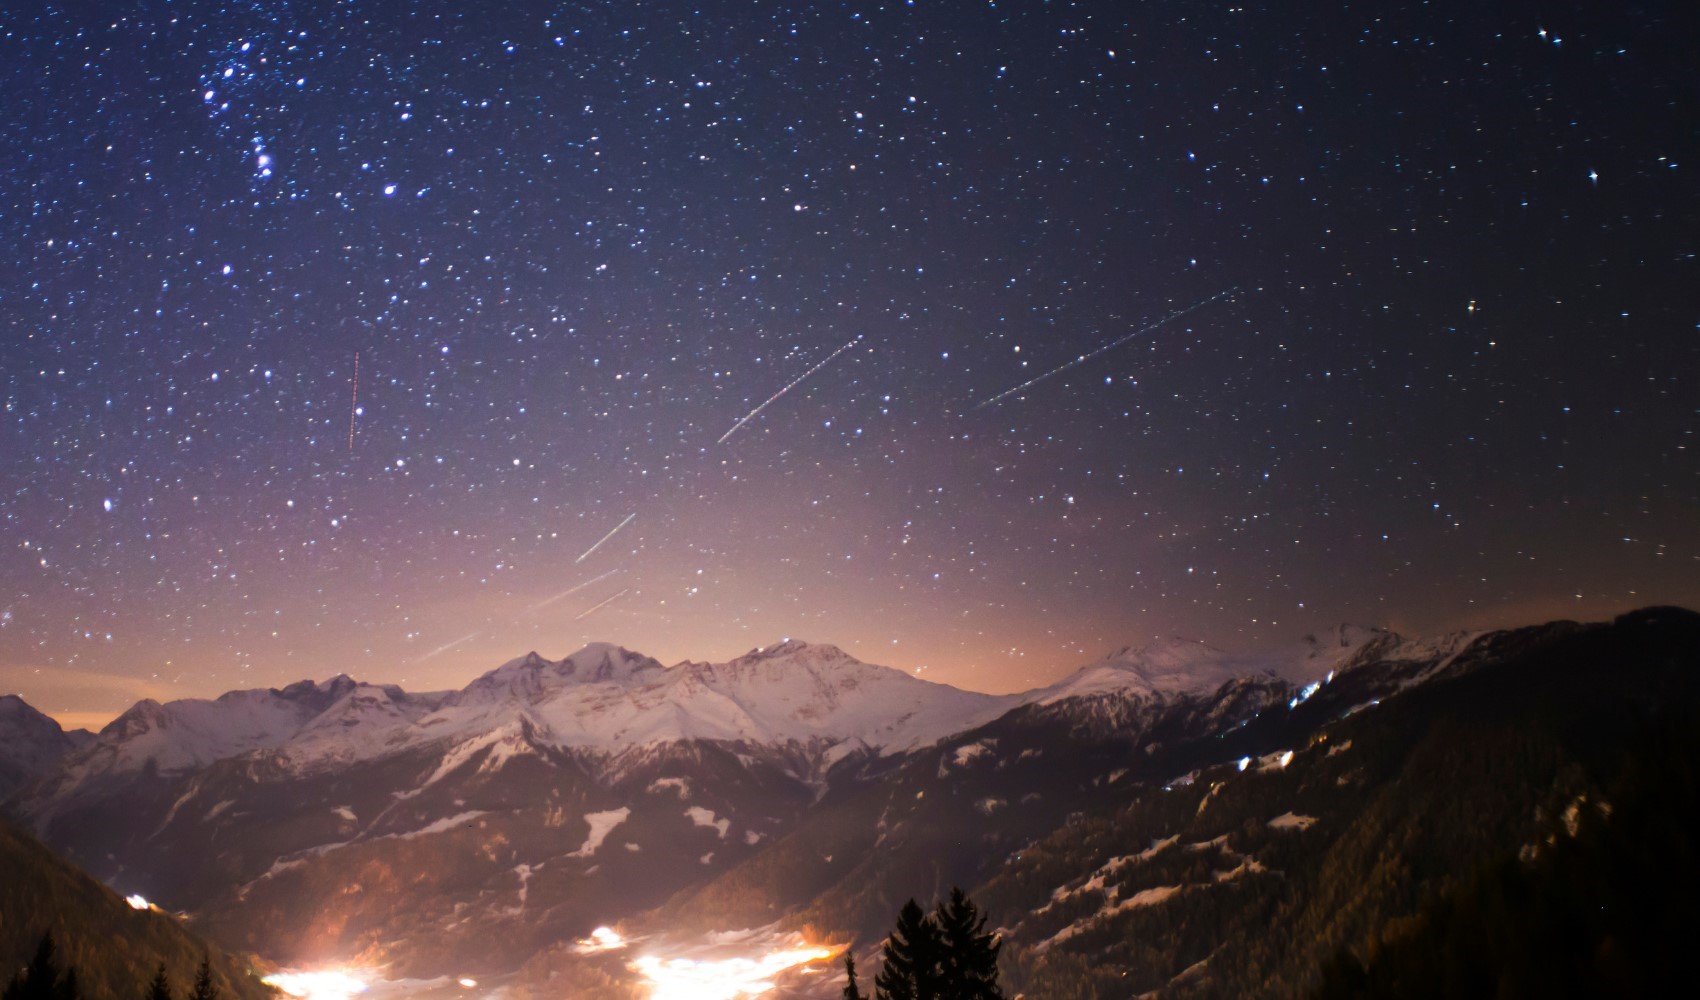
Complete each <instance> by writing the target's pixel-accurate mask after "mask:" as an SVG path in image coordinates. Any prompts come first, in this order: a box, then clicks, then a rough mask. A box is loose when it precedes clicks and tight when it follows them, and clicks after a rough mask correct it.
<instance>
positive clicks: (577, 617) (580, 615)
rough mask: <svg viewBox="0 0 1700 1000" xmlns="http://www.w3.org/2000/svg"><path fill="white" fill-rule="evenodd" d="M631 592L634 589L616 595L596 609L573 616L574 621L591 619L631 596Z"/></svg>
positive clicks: (627, 589)
mask: <svg viewBox="0 0 1700 1000" xmlns="http://www.w3.org/2000/svg"><path fill="white" fill-rule="evenodd" d="M631 592H632V588H630V587H627V588H626V589H625V590H622V591H620V592H619V593H618V594H615V595H614V596H613V597H610V598H608V599H607V600H606V601H603V602H602V603H601V604H598V605H596V606H595V607H590V608H585V609H584V610H583V611H580V612H579V613H578V614H576V615H574V616H573V621H575V622H576V621H581V620H583V619H585V618H589V617H590V616H591V615H593V614H595V613H597V612H598V611H601V610H602V609H603V608H605V607H607V606H608V605H610V604H613V603H614V602H615V601H617V600H619V599H620V598H622V597H624V596H626V595H627V594H629V593H631Z"/></svg>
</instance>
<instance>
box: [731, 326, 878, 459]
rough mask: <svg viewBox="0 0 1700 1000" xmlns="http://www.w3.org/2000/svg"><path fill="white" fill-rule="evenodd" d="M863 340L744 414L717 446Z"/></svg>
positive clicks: (854, 341) (835, 352)
mask: <svg viewBox="0 0 1700 1000" xmlns="http://www.w3.org/2000/svg"><path fill="white" fill-rule="evenodd" d="M861 340H862V338H861V335H859V334H858V335H857V337H856V339H854V340H851V341H849V342H847V343H846V344H845V345H844V346H843V347H840V348H839V349H838V350H836V351H833V352H832V353H831V354H828V355H827V356H826V358H825V360H823V361H821V362H820V364H817V365H815V366H814V367H813V368H810V369H809V370H808V371H806V372H804V373H803V374H801V375H799V376H797V377H796V379H794V380H793V381H792V382H791V384H790V385H787V386H786V387H785V388H783V389H781V390H779V391H778V392H776V393H774V394H773V395H771V396H769V397H768V398H767V402H765V403H763V404H761V405H760V406H758V407H756V408H755V409H753V410H751V411H750V412H748V413H746V414H744V416H743V419H741V420H739V421H738V422H737V423H735V424H733V425H732V429H731V430H729V431H727V432H726V433H724V434H722V435H720V440H718V441H716V442H714V443H715V444H725V443H726V439H727V438H729V437H731V436H732V435H734V434H736V433H738V428H740V427H742V426H744V425H745V424H747V423H749V422H750V421H752V420H754V419H755V418H757V417H759V416H761V411H763V410H765V409H767V408H768V407H770V406H772V405H773V404H774V403H776V402H778V401H779V397H780V396H783V395H785V394H786V393H788V392H790V391H791V390H792V389H795V388H797V387H798V386H799V385H802V384H803V380H804V379H806V378H808V377H809V376H810V375H813V374H814V373H815V372H818V371H820V370H821V369H822V368H825V367H826V366H827V365H829V364H831V363H832V359H833V358H836V357H838V356H839V355H840V354H843V353H844V352H845V351H848V350H849V349H850V348H852V347H855V346H856V345H857V344H858V343H860V342H861Z"/></svg>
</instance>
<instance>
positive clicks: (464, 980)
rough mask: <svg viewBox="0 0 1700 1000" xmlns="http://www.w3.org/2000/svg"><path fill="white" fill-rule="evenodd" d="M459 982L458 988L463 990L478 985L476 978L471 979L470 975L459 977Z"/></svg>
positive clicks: (474, 987)
mask: <svg viewBox="0 0 1700 1000" xmlns="http://www.w3.org/2000/svg"><path fill="white" fill-rule="evenodd" d="M459 982H460V988H461V989H463V990H470V989H476V988H477V986H478V980H476V979H473V978H472V977H470V976H462V977H460V980H459Z"/></svg>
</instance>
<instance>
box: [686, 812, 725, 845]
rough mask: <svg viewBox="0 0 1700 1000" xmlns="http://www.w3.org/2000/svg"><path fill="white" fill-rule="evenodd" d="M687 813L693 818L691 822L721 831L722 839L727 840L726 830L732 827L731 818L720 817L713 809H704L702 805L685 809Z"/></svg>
mask: <svg viewBox="0 0 1700 1000" xmlns="http://www.w3.org/2000/svg"><path fill="white" fill-rule="evenodd" d="M685 815H686V816H689V817H690V818H691V822H692V823H695V824H696V825H697V826H706V827H708V828H709V829H711V830H714V831H716V832H717V833H719V834H720V839H721V840H725V839H726V831H728V830H730V829H732V821H731V820H729V819H720V818H719V817H717V816H715V815H714V811H713V810H712V809H704V808H703V807H702V806H691V807H690V808H689V809H686V810H685Z"/></svg>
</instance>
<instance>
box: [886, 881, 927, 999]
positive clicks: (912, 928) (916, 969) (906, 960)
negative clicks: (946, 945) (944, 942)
mask: <svg viewBox="0 0 1700 1000" xmlns="http://www.w3.org/2000/svg"><path fill="white" fill-rule="evenodd" d="M940 957H941V956H940V947H939V930H938V924H937V923H936V922H934V920H933V918H932V917H929V916H927V915H926V914H925V913H923V912H922V911H921V907H920V904H918V903H916V902H915V901H914V900H913V899H911V900H910V901H909V902H907V903H904V904H903V909H902V910H901V911H900V912H899V913H898V914H897V928H896V929H895V930H894V931H892V933H891V936H890V937H888V938H886V939H885V947H884V948H883V949H882V958H883V959H884V962H883V967H882V968H881V969H880V971H879V975H877V976H875V977H874V997H875V1000H941V995H940V993H939V985H940V983H939V971H940V968H939V967H940Z"/></svg>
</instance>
